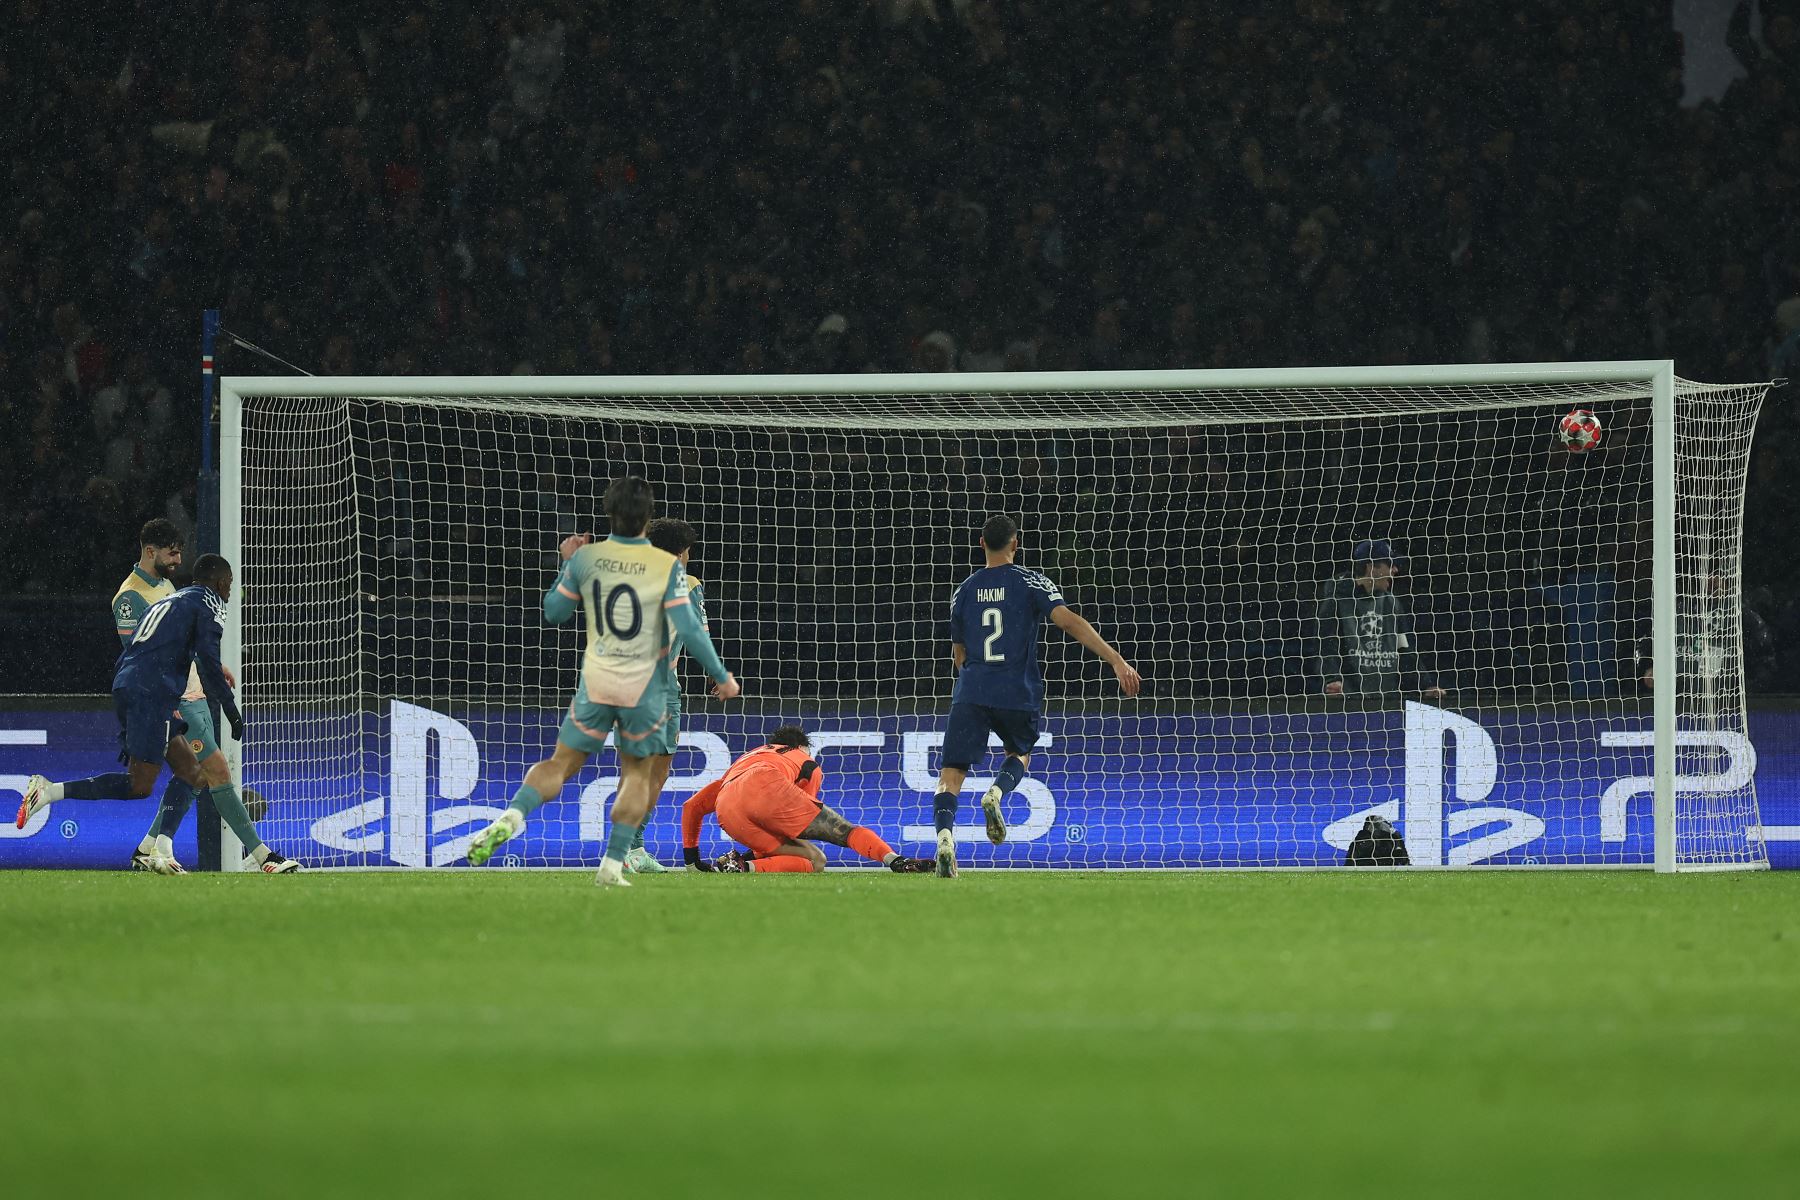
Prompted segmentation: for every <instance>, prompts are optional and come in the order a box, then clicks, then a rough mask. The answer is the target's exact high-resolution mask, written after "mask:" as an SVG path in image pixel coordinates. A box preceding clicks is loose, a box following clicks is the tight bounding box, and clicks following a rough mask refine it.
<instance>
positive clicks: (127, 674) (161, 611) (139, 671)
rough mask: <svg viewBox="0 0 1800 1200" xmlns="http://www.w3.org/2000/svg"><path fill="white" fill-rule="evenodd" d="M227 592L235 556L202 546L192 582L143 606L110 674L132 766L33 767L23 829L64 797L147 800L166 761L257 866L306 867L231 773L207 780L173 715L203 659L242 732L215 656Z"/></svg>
mask: <svg viewBox="0 0 1800 1200" xmlns="http://www.w3.org/2000/svg"><path fill="white" fill-rule="evenodd" d="M229 599H231V565H230V564H229V563H227V562H226V561H225V560H224V559H223V558H220V557H219V556H218V555H217V554H202V555H201V556H200V559H199V561H198V562H196V563H195V564H194V584H193V586H192V587H185V588H182V589H181V590H180V591H179V592H176V593H175V594H174V595H173V596H169V597H167V598H165V599H162V600H159V601H157V602H156V603H155V604H153V605H151V606H150V607H149V608H148V609H146V610H145V612H144V614H143V617H142V618H141V619H140V620H139V621H138V623H137V627H136V631H135V633H134V634H133V636H132V639H131V644H130V645H128V646H126V647H125V653H124V654H122V655H120V656H119V666H118V670H117V671H115V672H114V673H113V708H114V710H115V711H116V712H117V713H118V716H119V727H120V740H121V741H122V742H123V743H124V748H125V758H126V763H127V767H126V772H125V773H124V774H119V773H114V774H111V775H98V776H95V777H94V778H92V779H77V780H74V781H72V782H69V783H51V782H50V781H49V780H48V779H45V778H44V777H43V776H42V775H33V776H32V777H31V780H30V782H29V783H27V784H26V786H25V799H24V802H23V803H21V804H20V805H19V815H18V819H17V822H16V823H17V825H18V826H19V828H21V829H23V828H24V827H25V822H26V821H28V820H30V819H31V817H32V815H33V814H34V813H36V812H37V811H38V810H39V809H40V808H42V807H44V806H45V805H46V804H53V803H55V802H56V801H58V800H111V799H118V800H124V799H130V800H141V799H143V798H144V797H145V796H148V795H149V794H150V789H151V787H152V786H153V785H154V784H155V783H156V776H157V774H158V773H159V772H160V771H161V770H162V764H163V762H164V761H165V760H167V762H168V764H169V767H170V769H171V770H173V771H174V772H175V773H176V774H177V775H179V776H181V778H183V779H185V780H186V781H187V782H188V784H189V785H190V786H191V787H193V788H196V789H200V788H205V789H206V790H207V792H208V794H209V795H210V796H211V797H212V802H213V805H214V806H215V807H216V808H217V809H218V810H219V814H220V815H221V816H223V817H224V818H225V821H226V823H227V824H228V825H230V826H231V830H232V832H233V833H235V834H237V836H238V840H239V841H241V842H242V843H243V844H244V846H245V848H246V849H247V850H248V851H249V854H250V857H251V859H252V860H254V862H255V864H256V866H257V867H258V869H260V870H261V871H263V872H264V873H265V874H269V875H285V874H287V873H289V872H291V871H297V870H299V869H300V864H299V863H297V862H295V861H294V860H293V859H291V858H284V857H282V856H281V855H279V854H277V853H275V852H274V851H273V850H271V849H269V848H268V846H266V845H264V844H263V840H262V838H260V837H258V836H257V833H256V826H255V825H253V824H252V823H251V821H250V814H249V813H247V812H245V811H244V802H243V800H241V799H240V798H239V797H238V793H237V789H236V788H235V787H233V786H232V785H231V778H230V775H229V774H227V775H226V777H225V782H224V783H221V784H213V785H211V786H208V784H207V781H206V777H205V776H204V775H203V774H202V772H201V770H200V763H199V761H198V760H197V759H196V758H195V757H194V751H193V748H192V747H190V746H189V745H188V742H187V739H186V738H185V737H183V736H182V735H183V734H184V733H185V732H186V725H185V723H184V721H183V720H182V718H181V717H180V716H179V715H175V705H176V703H177V701H179V700H180V699H181V694H182V691H183V690H184V688H185V687H186V685H187V682H188V671H189V668H190V667H194V668H198V671H199V676H200V681H201V682H202V683H203V684H204V685H205V688H206V694H207V695H209V696H212V697H215V698H216V699H217V700H218V702H219V705H220V707H221V708H223V709H224V710H225V719H226V720H227V721H229V722H230V723H231V736H232V737H235V738H238V739H239V740H242V738H243V736H244V717H243V714H242V713H240V712H239V711H238V706H237V697H236V696H235V695H233V693H232V690H231V685H230V684H228V683H227V682H226V681H225V672H224V669H223V667H222V666H221V665H220V663H219V635H220V633H221V631H222V628H223V624H224V617H225V602H226V601H227V600H229Z"/></svg>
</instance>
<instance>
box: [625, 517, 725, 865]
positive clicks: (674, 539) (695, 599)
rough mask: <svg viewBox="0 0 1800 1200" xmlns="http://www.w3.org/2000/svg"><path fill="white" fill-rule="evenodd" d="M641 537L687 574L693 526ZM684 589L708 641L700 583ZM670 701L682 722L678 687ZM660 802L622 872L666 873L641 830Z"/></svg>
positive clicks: (672, 658)
mask: <svg viewBox="0 0 1800 1200" xmlns="http://www.w3.org/2000/svg"><path fill="white" fill-rule="evenodd" d="M644 536H645V537H647V538H649V539H650V544H651V545H652V546H655V547H656V548H657V549H658V550H664V551H667V552H668V553H670V554H673V555H674V556H675V557H676V559H677V560H678V561H679V562H680V563H681V569H682V571H683V573H686V571H687V568H688V564H689V561H690V560H691V559H692V557H693V553H694V546H695V544H696V543H698V542H699V540H700V535H699V534H698V533H697V532H695V530H694V527H693V526H692V525H689V524H688V523H687V522H686V521H682V520H677V519H676V518H674V517H658V518H656V520H654V521H652V522H650V524H649V525H647V526H645V528H644ZM687 586H688V599H689V600H690V601H692V603H693V606H694V619H695V620H696V621H698V622H700V628H702V629H704V630H706V632H707V635H708V636H709V637H710V636H711V635H712V625H711V624H710V623H709V622H708V621H707V619H706V597H705V595H704V594H703V593H702V591H701V587H700V581H699V580H698V579H695V578H694V577H693V576H692V575H688V576H687ZM681 652H682V645H681V639H680V638H679V637H676V638H675V640H674V642H673V644H671V645H670V647H669V673H670V674H671V675H673V676H674V677H675V682H676V683H677V685H679V684H680V682H681V672H680V671H679V670H678V669H677V668H678V667H679V666H680V664H681ZM670 697H671V698H670V704H669V712H670V715H671V719H673V720H676V721H679V720H680V719H681V688H680V687H679V686H677V687H676V688H675V690H674V691H673V692H672V693H670ZM660 798H661V797H660V794H659V795H656V796H652V797H650V809H649V811H648V812H646V813H645V814H644V823H643V824H642V825H639V826H638V831H637V836H636V837H634V838H633V839H632V842H631V848H630V849H628V850H626V851H625V870H626V871H627V872H636V873H638V874H643V875H659V874H661V873H663V872H665V871H667V870H668V869H669V868H667V867H665V866H663V865H662V864H661V863H660V862H658V861H657V860H656V857H655V856H654V855H652V854H651V853H650V851H648V850H646V849H645V848H644V830H645V829H647V828H649V825H650V815H651V813H654V812H655V811H656V802H657V800H658V799H660Z"/></svg>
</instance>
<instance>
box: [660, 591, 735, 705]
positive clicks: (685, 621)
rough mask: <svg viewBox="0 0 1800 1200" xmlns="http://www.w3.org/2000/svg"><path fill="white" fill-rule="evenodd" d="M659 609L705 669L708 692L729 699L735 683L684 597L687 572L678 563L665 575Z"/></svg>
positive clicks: (691, 605)
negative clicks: (709, 683)
mask: <svg viewBox="0 0 1800 1200" xmlns="http://www.w3.org/2000/svg"><path fill="white" fill-rule="evenodd" d="M663 612H665V613H666V614H668V618H669V621H670V623H671V624H673V625H674V626H675V632H676V633H677V634H678V635H679V636H680V637H681V642H682V645H684V646H686V647H687V649H688V652H689V653H690V654H692V655H693V656H694V661H695V662H697V663H699V664H700V669H701V670H703V671H705V672H706V674H707V677H708V678H709V679H711V680H712V681H713V683H714V684H715V685H716V686H715V687H714V688H713V690H712V694H713V695H714V696H717V697H718V698H719V699H721V700H730V699H733V698H734V697H736V696H737V694H738V691H739V689H738V682H737V680H736V679H735V678H733V677H732V674H731V672H730V671H728V670H726V669H725V663H724V661H723V660H721V659H720V658H719V651H718V649H717V648H716V647H715V646H714V645H713V642H712V635H711V634H709V633H707V632H706V626H705V625H704V624H702V623H701V620H700V615H699V614H698V613H696V612H695V611H694V606H693V604H692V603H691V602H690V600H689V597H688V587H687V573H686V572H684V571H683V570H682V569H681V564H680V563H676V564H675V567H674V570H673V571H672V572H671V573H670V575H669V587H668V590H667V592H665V593H664V599H663Z"/></svg>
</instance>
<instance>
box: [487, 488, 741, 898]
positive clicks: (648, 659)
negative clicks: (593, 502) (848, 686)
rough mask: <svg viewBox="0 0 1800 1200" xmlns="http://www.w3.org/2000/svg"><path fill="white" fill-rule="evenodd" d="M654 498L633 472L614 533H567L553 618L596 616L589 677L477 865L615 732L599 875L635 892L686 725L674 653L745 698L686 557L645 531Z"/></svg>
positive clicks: (548, 611) (586, 659)
mask: <svg viewBox="0 0 1800 1200" xmlns="http://www.w3.org/2000/svg"><path fill="white" fill-rule="evenodd" d="M653 503H654V496H653V494H652V493H651V490H650V485H649V484H648V483H646V482H645V481H644V480H642V479H639V478H638V477H636V476H634V475H626V476H622V477H621V478H618V479H615V480H613V481H612V483H611V485H609V486H608V487H607V489H606V500H605V507H606V516H607V520H608V522H609V523H610V524H611V526H612V536H610V537H608V538H606V539H605V540H604V541H599V542H590V541H589V539H588V537H587V535H586V534H577V535H575V536H574V537H568V538H564V539H563V542H562V545H561V546H560V547H559V548H558V549H559V552H560V553H561V555H562V559H563V566H562V570H561V571H560V572H558V573H557V576H556V581H555V582H554V583H553V584H552V585H551V587H550V590H549V591H547V592H545V593H544V619H545V620H546V621H549V622H550V623H551V624H552V625H561V624H563V623H564V622H565V621H567V620H568V619H569V618H570V617H572V616H574V615H575V610H576V609H577V608H580V609H582V610H584V612H585V619H586V622H587V650H586V652H585V653H584V655H583V657H582V664H581V680H580V683H579V684H578V685H577V686H576V689H575V696H574V699H573V700H572V701H571V702H570V704H569V713H568V716H566V717H565V718H564V719H563V723H562V729H561V731H560V732H559V733H558V734H557V737H556V749H555V750H554V751H552V752H551V755H550V757H549V758H546V759H544V760H543V761H541V762H539V763H537V764H536V765H535V766H533V767H532V768H531V770H529V771H527V772H526V773H525V781H524V783H523V784H521V785H520V787H519V790H518V791H517V792H515V793H514V794H513V798H512V803H511V804H510V805H508V806H507V809H506V811H505V812H504V813H502V814H501V816H500V818H499V819H498V820H496V821H495V822H494V823H493V824H491V825H489V826H488V827H487V828H486V829H484V830H482V831H481V833H479V834H478V835H476V838H475V842H474V844H473V845H471V846H470V847H469V862H470V864H471V865H473V866H480V865H481V864H482V863H485V862H486V861H487V860H488V859H489V858H491V857H493V854H494V851H495V850H497V849H498V848H499V847H500V846H502V845H504V844H505V843H506V842H508V841H510V840H511V839H512V838H515V837H517V836H518V835H519V832H520V831H521V830H523V829H524V828H525V818H526V816H528V815H529V814H530V813H531V812H532V811H533V810H535V809H536V808H537V807H538V806H539V805H540V804H542V803H544V801H546V800H550V799H553V798H554V797H556V796H557V795H558V794H559V793H560V792H561V791H562V789H563V787H564V785H566V784H567V783H568V781H569V780H570V779H571V778H572V777H573V776H574V775H575V772H577V771H579V770H580V769H581V768H582V766H583V765H585V764H586V763H587V760H588V757H589V756H590V755H592V754H594V753H597V752H598V751H599V750H600V748H601V747H602V746H603V745H605V743H606V738H607V735H608V734H609V733H610V734H612V735H613V737H614V740H615V742H616V744H617V746H618V751H619V790H618V794H617V795H616V796H615V797H614V799H613V806H612V829H611V830H610V831H609V832H608V834H607V839H606V853H605V856H604V857H603V858H602V859H601V860H600V870H599V872H598V874H597V875H596V876H595V877H594V882H595V883H597V884H599V885H601V886H602V887H628V886H630V884H629V882H628V881H627V880H626V879H625V877H624V871H625V854H626V851H627V850H628V849H629V848H630V847H631V844H632V842H633V841H634V840H635V839H636V837H637V835H638V832H639V830H641V829H642V828H643V823H644V818H645V817H646V816H648V814H649V811H650V806H651V805H652V804H653V803H654V802H655V800H656V797H657V796H658V795H659V794H660V793H661V792H662V786H663V783H664V781H665V780H667V779H668V776H669V763H670V761H671V759H672V758H673V757H674V754H675V743H676V739H677V737H678V735H679V732H680V724H681V721H680V706H679V698H678V688H679V685H678V684H677V682H676V679H675V671H674V663H673V659H674V655H675V653H676V652H677V651H678V649H679V648H680V647H683V646H685V647H686V648H687V649H688V650H690V651H692V652H693V655H694V659H695V661H696V662H698V663H699V664H700V666H701V668H702V669H703V670H705V672H706V673H707V675H708V676H709V677H710V678H712V679H713V680H714V681H715V684H716V686H715V687H714V688H713V690H712V692H713V695H714V696H717V697H718V698H719V699H721V700H730V699H732V698H733V697H735V696H736V695H737V694H738V684H737V680H736V679H734V678H732V675H731V672H730V671H727V670H726V669H725V664H724V663H723V662H721V661H719V652H718V651H717V650H715V649H714V648H713V644H712V638H711V637H709V636H708V635H707V632H706V629H705V628H704V627H703V626H702V625H701V623H700V619H699V617H698V615H697V614H696V613H695V611H694V603H693V598H692V596H691V594H690V590H689V588H688V576H687V572H686V571H684V570H683V569H682V566H681V561H680V559H678V558H677V557H676V556H675V555H673V554H670V553H669V552H668V551H666V550H659V549H658V548H656V547H655V546H653V545H651V544H650V541H649V539H648V538H646V537H645V536H644V528H645V526H646V525H648V524H649V522H650V512H651V508H652V505H653Z"/></svg>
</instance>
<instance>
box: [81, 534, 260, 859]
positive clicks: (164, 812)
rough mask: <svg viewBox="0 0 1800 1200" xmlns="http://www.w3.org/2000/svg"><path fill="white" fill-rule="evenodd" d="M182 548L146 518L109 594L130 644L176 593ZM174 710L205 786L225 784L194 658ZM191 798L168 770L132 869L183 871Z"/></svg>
mask: <svg viewBox="0 0 1800 1200" xmlns="http://www.w3.org/2000/svg"><path fill="white" fill-rule="evenodd" d="M181 550H182V545H181V534H180V533H179V532H178V531H177V530H176V528H175V525H174V523H173V522H171V521H168V520H165V519H163V518H162V517H158V518H156V519H155V520H154V521H150V522H148V523H146V524H145V525H144V527H143V529H142V530H140V531H139V532H138V561H137V566H135V567H133V568H132V569H131V574H129V575H127V576H126V577H125V582H123V583H121V584H120V585H119V590H118V591H117V592H115V593H113V600H112V613H113V627H114V629H116V630H117V631H118V634H119V641H120V642H121V643H123V644H124V646H127V647H128V646H130V645H131V639H132V636H133V635H134V634H136V633H137V628H138V625H139V624H140V623H141V622H142V621H143V619H144V614H145V613H146V612H148V611H150V606H151V605H153V604H155V603H157V602H158V601H160V600H166V599H168V598H169V597H170V596H173V595H174V594H175V585H174V583H172V582H171V578H172V577H173V576H174V574H175V572H176V570H177V569H179V568H180V566H181ZM219 672H220V674H222V675H223V676H224V677H225V682H226V683H228V684H230V685H231V686H232V687H236V686H237V680H236V679H234V678H232V675H231V668H230V667H228V666H225V665H224V664H223V663H221V664H220V665H219ZM175 715H176V717H177V718H178V719H179V720H180V721H181V722H184V723H185V724H186V726H187V731H186V732H185V733H184V734H180V735H178V737H179V738H180V739H181V740H184V741H185V742H186V744H187V747H188V749H189V750H191V751H192V752H193V755H194V757H195V758H196V759H197V760H199V763H200V775H201V778H202V780H203V784H204V786H206V787H209V788H214V787H223V786H225V785H226V784H228V783H230V782H231V766H230V764H229V763H228V762H227V761H226V759H225V753H224V751H222V750H220V749H219V739H218V734H217V733H216V732H214V730H213V716H212V706H211V705H209V704H208V703H207V700H206V690H205V688H204V687H203V686H202V685H201V683H200V672H199V669H198V668H196V667H195V666H194V665H193V664H192V663H190V664H188V677H187V690H186V691H184V692H182V694H181V705H180V707H179V708H177V709H176V711H175ZM193 802H194V785H193V784H191V783H190V782H188V781H187V780H186V779H183V778H182V777H181V774H180V773H179V772H174V771H172V772H170V774H169V782H168V783H167V784H166V785H165V786H164V788H163V794H162V803H161V804H159V805H158V806H157V810H156V816H155V817H154V818H153V819H152V820H151V822H150V829H149V832H147V833H145V834H144V837H143V840H142V841H140V842H139V843H138V845H137V849H135V850H133V851H132V852H131V866H132V868H133V869H134V870H138V871H153V872H155V873H156V874H158V875H185V874H186V873H187V872H186V869H185V868H184V867H182V865H181V863H179V862H178V861H176V859H175V846H174V841H173V839H174V837H175V831H176V830H177V829H179V828H181V821H182V818H183V817H185V816H186V815H187V810H188V807H189V806H190V805H191V804H193ZM246 807H248V806H246Z"/></svg>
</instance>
